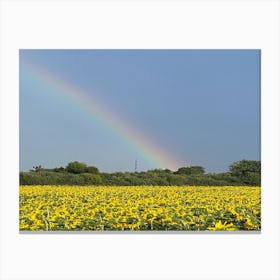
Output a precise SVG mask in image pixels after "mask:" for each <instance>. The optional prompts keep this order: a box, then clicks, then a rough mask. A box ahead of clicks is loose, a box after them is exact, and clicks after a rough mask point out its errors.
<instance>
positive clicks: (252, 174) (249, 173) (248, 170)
mask: <svg viewBox="0 0 280 280" xmlns="http://www.w3.org/2000/svg"><path fill="white" fill-rule="evenodd" d="M229 170H230V174H231V175H232V176H234V177H237V178H238V179H239V180H240V181H241V182H242V183H245V184H248V185H259V184H260V180H261V162H260V161H257V160H241V161H237V162H234V163H233V164H231V165H230V166H229Z"/></svg>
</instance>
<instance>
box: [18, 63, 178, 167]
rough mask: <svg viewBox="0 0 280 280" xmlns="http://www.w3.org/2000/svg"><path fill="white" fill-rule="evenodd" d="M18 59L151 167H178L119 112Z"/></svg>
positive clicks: (69, 83)
mask: <svg viewBox="0 0 280 280" xmlns="http://www.w3.org/2000/svg"><path fill="white" fill-rule="evenodd" d="M20 62H21V63H20V66H21V67H23V68H22V69H23V71H24V73H27V74H28V75H29V78H30V79H32V80H36V81H37V82H38V83H40V84H41V86H42V85H43V86H44V87H48V88H49V89H50V90H52V92H53V93H55V94H58V95H59V96H60V97H62V98H63V99H65V101H66V102H71V103H73V104H74V106H75V107H76V108H78V109H79V110H80V111H82V112H83V113H86V115H87V116H88V117H90V118H94V120H95V121H97V122H98V123H100V124H101V125H105V126H106V128H107V129H109V130H110V132H112V133H113V135H114V136H115V137H118V138H119V139H120V140H121V141H122V142H123V143H124V144H125V145H128V146H129V147H130V148H132V149H133V151H135V152H136V154H138V155H141V157H142V158H143V159H144V160H145V161H147V163H148V164H149V165H151V166H152V167H153V168H168V169H170V170H176V169H178V167H180V166H181V163H182V160H179V159H178V158H176V157H175V156H174V155H173V154H171V153H168V152H167V151H166V150H164V149H161V147H159V146H158V145H157V144H156V143H153V142H152V141H151V137H148V136H147V135H145V134H144V133H141V132H140V131H138V130H137V128H135V127H134V126H133V125H132V124H130V123H129V122H127V121H125V120H124V119H123V118H121V117H120V115H119V114H118V115H117V114H116V113H113V110H111V109H110V108H109V107H108V106H105V105H104V104H103V103H102V102H101V101H100V100H97V98H95V97H94V96H93V95H92V94H90V93H89V92H88V91H86V90H83V89H81V88H79V87H77V86H75V85H74V84H71V82H70V81H68V80H67V79H64V78H62V77H61V76H59V75H57V73H55V74H54V73H52V72H51V71H50V70H49V69H47V68H46V67H44V66H42V65H39V64H35V63H34V62H32V61H30V60H27V59H21V60H20ZM125 119H126V120H127V119H129V118H125Z"/></svg>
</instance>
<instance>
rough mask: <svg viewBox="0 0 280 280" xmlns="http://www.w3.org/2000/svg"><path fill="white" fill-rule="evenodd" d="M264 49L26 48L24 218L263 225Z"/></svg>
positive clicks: (35, 225) (101, 228) (44, 228)
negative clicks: (261, 109) (261, 139)
mask: <svg viewBox="0 0 280 280" xmlns="http://www.w3.org/2000/svg"><path fill="white" fill-rule="evenodd" d="M260 62H261V52H260V50H255V49H252V50H250V49H248V50H241V49H238V50H219V49H217V50H202V49H199V50H188V49H151V50H149V49H139V50H137V49H123V50H121V49H104V50H101V49H100V50H98V49H92V50H91V49H21V50H19V124H20V125H19V136H20V139H19V143H20V159H19V160H20V167H19V169H20V173H19V181H20V186H19V230H20V232H21V233H25V232H48V231H53V232H65V231H67V232H68V231H73V232H82V231H89V232H105V231H106V232H107V231H109V232H139V233H141V232H154V231H158V232H179V231H180V232H189V231H193V232H217V231H223V232H226V231H250V232H256V231H260V230H261V159H260V96H261V93H260V79H261V66H260V65H261V64H260Z"/></svg>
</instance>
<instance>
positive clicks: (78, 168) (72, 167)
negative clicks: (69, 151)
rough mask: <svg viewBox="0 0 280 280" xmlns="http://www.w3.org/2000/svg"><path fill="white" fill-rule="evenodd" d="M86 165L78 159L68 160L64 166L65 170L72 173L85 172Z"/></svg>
mask: <svg viewBox="0 0 280 280" xmlns="http://www.w3.org/2000/svg"><path fill="white" fill-rule="evenodd" d="M87 168H88V167H87V165H86V164H85V163H82V162H78V161H73V162H69V163H68V165H67V166H66V170H67V172H69V173H74V174H81V173H85V172H86V171H87Z"/></svg>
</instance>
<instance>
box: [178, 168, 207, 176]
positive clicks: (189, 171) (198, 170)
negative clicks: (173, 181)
mask: <svg viewBox="0 0 280 280" xmlns="http://www.w3.org/2000/svg"><path fill="white" fill-rule="evenodd" d="M204 172H205V170H204V168H203V167H202V166H190V167H181V168H179V169H178V170H177V171H176V172H175V173H176V174H185V175H192V174H203V173H204Z"/></svg>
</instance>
